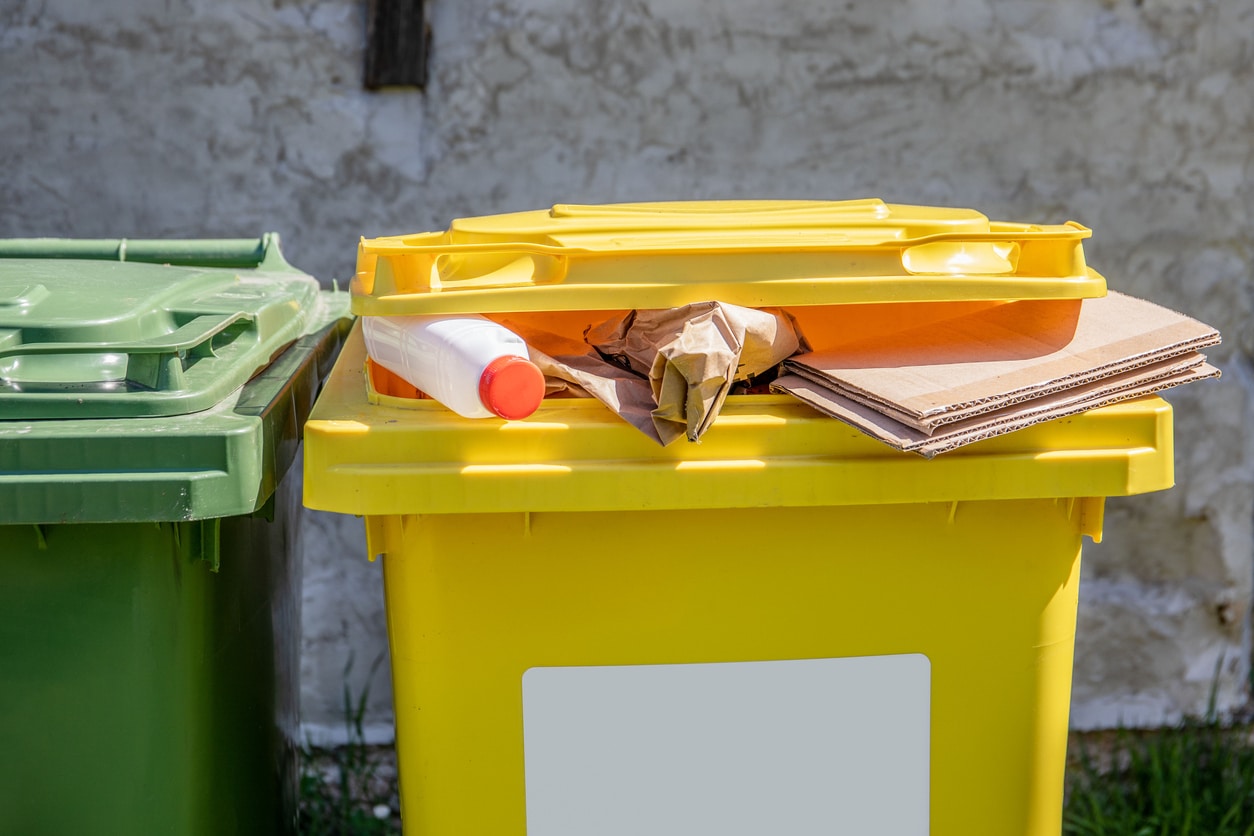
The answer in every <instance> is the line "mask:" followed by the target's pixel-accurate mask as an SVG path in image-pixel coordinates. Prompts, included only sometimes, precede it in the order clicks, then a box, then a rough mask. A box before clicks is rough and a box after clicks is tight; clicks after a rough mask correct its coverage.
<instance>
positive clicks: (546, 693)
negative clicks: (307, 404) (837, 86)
mask: <svg viewBox="0 0 1254 836" xmlns="http://www.w3.org/2000/svg"><path fill="white" fill-rule="evenodd" d="M1087 235H1088V230H1086V229H1084V228H1083V227H1081V226H1079V225H1077V224H1067V225H1061V226H1040V225H1028V224H1009V223H999V222H991V221H989V220H988V219H987V218H985V217H984V216H983V215H980V214H979V213H977V212H972V211H968V210H956V209H934V208H928V207H912V206H898V205H889V204H884V203H881V202H879V201H854V202H840V203H824V202H752V203H743V202H735V203H684V204H636V205H619V206H602V207H571V206H557V207H554V208H553V209H551V210H547V211H542V212H529V213H519V214H514V215H502V216H494V217H489V218H476V219H467V220H459V221H456V222H455V223H454V224H453V226H452V227H451V228H450V230H448V231H446V232H443V233H428V234H424V235H415V236H404V237H399V238H383V239H374V240H363V242H362V244H361V248H360V256H359V272H358V275H357V277H356V280H355V282H354V286H353V294H354V295H353V306H354V312H355V313H357V314H359V315H361V316H380V315H407V314H432V313H450V314H451V313H463V312H475V313H481V314H485V315H487V316H489V317H491V316H497V315H506V316H508V318H510V319H511V320H513V321H520V320H528V321H531V322H533V323H537V324H539V325H543V326H544V327H547V328H549V329H550V330H553V331H555V332H560V333H562V334H567V335H571V336H573V337H575V338H578V337H579V335H580V334H581V333H582V330H581V329H583V328H585V327H587V326H588V325H589V324H591V323H594V322H597V321H600V320H602V319H604V318H606V317H607V316H610V315H612V314H614V313H615V312H622V311H626V310H631V309H641V308H664V307H669V306H678V305H683V304H687V303H691V302H697V301H703V300H710V299H714V300H719V301H723V302H728V303H733V304H739V305H746V306H768V305H769V306H781V307H783V308H785V309H786V310H787V311H789V312H790V313H791V314H792V315H793V316H794V317H795V318H796V320H797V322H798V323H799V324H800V326H801V328H802V331H803V332H804V333H805V335H806V337H807V338H808V339H809V340H810V342H811V343H812V344H822V342H823V341H824V340H825V339H828V338H830V337H831V335H833V334H836V333H840V334H843V335H845V336H848V335H849V334H857V333H867V334H873V333H885V332H886V331H889V330H891V329H894V328H904V327H907V326H917V325H919V324H920V323H926V322H928V321H933V320H935V321H939V320H941V319H944V318H946V317H948V316H952V315H955V313H956V312H958V311H965V310H970V309H971V308H972V307H973V306H987V305H996V304H1000V303H1002V302H1003V301H1005V300H1039V304H1041V305H1078V304H1079V300H1081V299H1083V298H1087V297H1094V296H1100V295H1102V294H1103V293H1105V281H1104V279H1102V277H1101V276H1100V275H1098V274H1097V273H1095V272H1093V271H1092V270H1091V269H1089V268H1088V267H1087V266H1086V265H1085V262H1084V256H1083V248H1082V241H1083V239H1084V238H1085V237H1087ZM1034 303H1035V302H1034ZM305 445H306V446H305V455H306V459H305V502H306V504H307V505H309V506H310V507H313V508H318V509H323V510H330V511H338V512H342V513H348V514H357V515H362V516H364V517H365V519H366V534H367V541H368V542H367V544H366V548H367V551H368V554H369V556H370V558H371V559H376V558H378V559H381V560H382V561H383V576H384V583H385V588H386V600H387V618H388V631H389V637H390V642H391V652H392V664H393V682H394V696H395V709H396V733H397V750H398V755H399V766H400V782H401V803H402V816H403V820H404V825H405V829H406V832H407V833H416V834H453V833H468V834H471V833H473V834H486V833H491V834H496V835H497V836H521V834H528V836H559V834H560V835H561V836H568V835H573V834H580V835H581V836H584V835H585V834H599V835H600V836H604V835H605V834H640V833H648V834H651V836H661V835H662V834H668V835H669V834H675V835H676V836H677V835H678V834H693V833H718V834H761V833H788V834H820V833H823V834H829V833H859V834H924V833H930V834H934V836H945V835H947V834H955V835H956V834H961V835H962V836H981V835H984V834H987V836H994V834H995V835H996V836H1005V835H1006V834H1016V836H1018V835H1019V834H1029V835H1033V834H1050V836H1056V834H1057V833H1058V832H1059V830H1060V825H1061V806H1062V788H1063V772H1064V761H1065V753H1066V743H1067V715H1068V707H1069V694H1070V686H1071V666H1072V653H1073V646H1074V633H1075V623H1076V594H1077V587H1078V583H1079V577H1080V550H1081V542H1082V540H1083V538H1084V537H1085V536H1088V537H1090V538H1091V539H1093V540H1098V539H1100V537H1101V531H1102V510H1103V503H1104V498H1105V497H1107V496H1125V495H1129V494H1138V493H1143V492H1147V491H1155V490H1161V489H1164V488H1168V487H1170V486H1171V484H1172V479H1173V476H1172V414H1171V409H1170V407H1169V406H1168V405H1167V404H1166V403H1165V402H1164V401H1162V400H1160V399H1158V398H1156V397H1148V398H1143V399H1139V400H1134V401H1129V402H1126V403H1123V404H1119V405H1115V406H1111V407H1106V408H1102V409H1097V410H1092V411H1090V412H1087V413H1084V414H1082V415H1079V416H1076V417H1072V418H1066V419H1061V420H1056V421H1053V422H1050V423H1044V424H1039V425H1037V426H1033V427H1030V428H1027V429H1023V430H1020V431H1018V432H1015V433H1012V434H1008V435H1004V436H1001V437H998V438H993V439H989V440H986V441H983V442H979V443H976V444H971V445H969V446H966V447H964V448H962V449H960V450H957V451H954V452H951V453H947V454H944V455H941V456H939V457H937V458H934V459H931V460H928V459H924V458H922V457H919V456H916V455H914V454H909V453H901V452H898V451H895V450H893V449H891V448H889V447H888V446H886V445H883V444H881V443H879V442H877V441H874V440H872V439H870V438H867V437H866V436H863V435H862V434H860V433H859V432H858V431H856V430H854V429H852V428H850V427H848V426H846V425H844V424H842V423H840V422H837V421H834V420H832V419H830V418H827V417H824V416H822V415H820V414H819V413H817V412H814V411H812V410H811V409H809V408H808V407H806V406H804V405H802V404H801V403H799V402H798V401H795V400H793V399H792V398H790V397H788V396H784V395H742V396H731V397H729V398H728V399H727V401H726V403H725V405H724V407H723V410H722V413H721V415H720V417H719V418H718V419H717V421H716V422H715V423H714V425H713V426H712V428H711V429H710V430H709V431H708V432H707V433H706V434H705V435H704V436H703V437H702V440H701V442H700V443H699V444H690V443H687V442H683V441H681V442H678V443H675V444H672V445H670V446H666V447H662V446H659V445H658V444H656V443H655V442H654V441H653V440H651V439H649V438H646V437H645V436H644V435H643V434H642V433H640V432H638V431H637V430H636V429H634V428H633V427H631V426H629V425H628V424H627V423H625V422H624V421H623V420H621V419H620V418H619V417H618V416H616V415H615V414H613V412H611V411H610V410H609V409H607V408H606V407H605V406H603V405H602V404H601V403H600V402H599V401H595V400H591V399H586V398H583V399H581V398H561V399H559V398H550V399H547V400H545V402H544V403H543V404H542V405H541V407H540V408H539V409H538V410H537V411H536V412H535V413H534V414H533V415H531V416H530V417H528V418H526V419H524V420H520V421H503V420H498V419H466V418H461V417H459V416H458V415H456V414H454V413H452V412H451V411H449V410H447V409H445V408H444V407H443V406H441V405H440V404H439V403H437V402H435V401H432V400H429V399H422V398H419V397H416V394H415V393H414V392H413V390H412V388H411V389H409V390H407V389H406V387H405V386H403V385H401V384H400V383H399V382H398V381H397V380H396V379H395V378H391V377H390V376H389V374H388V373H386V372H385V371H383V370H382V369H381V368H378V367H375V366H373V365H372V364H371V363H370V362H369V360H368V358H367V355H366V352H365V349H364V345H363V342H362V339H361V334H360V327H358V328H357V329H356V330H355V331H354V333H353V335H352V336H351V337H350V339H349V341H348V343H347V346H346V348H345V349H344V352H343V354H342V355H341V357H340V359H339V361H338V364H337V366H336V368H335V369H334V371H333V372H332V374H331V376H330V379H329V381H328V383H327V386H326V388H325V389H324V391H323V394H322V396H321V397H320V399H319V401H318V403H317V405H316V406H315V408H314V411H313V414H312V416H311V418H310V421H309V423H308V425H307V426H306V430H305Z"/></svg>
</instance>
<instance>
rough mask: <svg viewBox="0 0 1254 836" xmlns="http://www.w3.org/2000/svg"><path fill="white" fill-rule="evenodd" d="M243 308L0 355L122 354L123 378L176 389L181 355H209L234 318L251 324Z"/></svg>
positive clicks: (180, 384)
mask: <svg viewBox="0 0 1254 836" xmlns="http://www.w3.org/2000/svg"><path fill="white" fill-rule="evenodd" d="M255 319H256V317H255V316H254V315H253V314H251V313H248V312H246V311H236V312H234V313H229V314H206V315H204V316H198V317H196V318H195V319H193V320H192V321H191V322H188V323H187V324H186V325H183V326H182V327H180V328H177V329H175V330H174V331H171V332H170V333H168V334H165V335H163V336H160V337H154V338H152V339H147V340H139V341H136V342H99V343H30V344H27V345H15V346H9V347H7V348H0V358H4V357H29V356H32V355H38V354H125V355H126V380H127V381H128V382H131V383H136V384H139V385H140V386H144V387H146V388H148V389H160V390H178V389H182V388H184V386H185V385H186V381H185V378H184V376H183V358H184V357H185V356H187V355H188V354H190V355H192V356H193V357H212V356H214V353H213V338H214V337H216V336H217V335H218V334H221V333H222V332H223V331H225V330H227V329H228V328H230V327H231V326H232V325H234V324H235V323H237V322H245V323H248V324H252V323H253V322H254V321H255Z"/></svg>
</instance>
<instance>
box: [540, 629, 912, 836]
mask: <svg viewBox="0 0 1254 836" xmlns="http://www.w3.org/2000/svg"><path fill="white" fill-rule="evenodd" d="M522 691H523V737H524V760H525V767H526V790H527V834H528V836H641V834H649V836H693V834H719V836H750V834H752V835H753V836H764V835H765V834H770V836H811V834H814V836H817V835H818V834H824V836H830V834H833V833H850V834H867V835H868V836H870V834H891V836H921V835H922V834H926V833H927V832H928V804H929V801H928V758H929V742H930V721H931V718H930V715H931V663H930V662H929V661H928V658H927V657H926V656H924V655H922V654H907V655H900V656H862V657H854V658H844V659H798V660H788V661H775V662H728V663H710V664H692V665H629V666H613V667H608V666H607V667H600V666H593V667H560V668H558V667H555V668H531V669H530V670H528V671H527V672H526V673H525V674H523V678H522Z"/></svg>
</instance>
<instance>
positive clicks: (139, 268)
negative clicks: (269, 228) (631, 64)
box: [0, 235, 325, 419]
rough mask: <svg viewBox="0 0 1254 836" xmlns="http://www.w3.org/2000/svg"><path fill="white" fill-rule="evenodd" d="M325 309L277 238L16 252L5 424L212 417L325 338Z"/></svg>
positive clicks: (40, 245)
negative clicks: (271, 367)
mask: <svg viewBox="0 0 1254 836" xmlns="http://www.w3.org/2000/svg"><path fill="white" fill-rule="evenodd" d="M110 243H114V246H112V247H110V246H109V244H110ZM110 251H112V255H113V257H114V258H116V259H117V260H114V261H104V260H100V258H99V257H100V256H108V255H109V254H110ZM137 254H138V255H139V256H140V257H142V258H143V259H144V260H141V261H137V260H136V255H137ZM162 258H164V259H167V261H166V263H160V264H158V263H151V262H153V261H155V260H158V259H162ZM122 259H126V260H122ZM245 266H246V267H249V268H251V269H237V268H240V267H245ZM320 297H321V294H320V293H319V287H318V283H317V281H316V280H315V279H313V278H312V277H310V276H307V275H305V274H304V273H301V272H299V271H297V270H295V269H294V268H292V267H291V266H289V265H288V264H287V263H286V262H285V261H284V260H283V258H282V256H281V255H280V254H279V251H278V240H277V236H274V235H268V236H265V237H263V238H261V239H249V240H245V241H240V242H230V241H210V242H205V244H204V245H200V244H199V243H198V242H194V241H183V242H147V241H136V242H129V243H128V242H99V241H61V240H55V239H52V240H49V239H43V240H41V239H33V240H32V239H27V240H17V241H8V242H3V243H2V245H0V419H13V418H71V417H74V418H78V417H85V418H106V417H121V416H126V417H135V416H153V415H179V414H185V413H189V412H199V411H202V410H205V409H208V408H210V407H212V406H213V405H214V404H216V403H218V402H219V401H220V400H222V398H223V397H225V396H226V395H227V394H228V393H230V392H233V391H234V390H236V389H238V388H239V387H240V386H242V385H243V384H244V383H245V382H246V381H248V379H249V378H251V377H252V376H253V375H254V374H255V373H256V372H257V371H258V370H259V369H262V368H265V367H266V366H267V365H268V364H269V363H270V361H271V359H272V358H274V357H275V356H276V355H277V354H278V353H279V352H280V351H282V350H283V349H284V348H285V347H287V346H288V345H290V344H291V343H292V342H294V341H295V340H296V339H297V338H298V337H299V336H300V335H302V334H304V333H307V332H308V331H310V330H313V329H312V328H311V326H312V325H313V324H314V322H316V321H317V320H319V319H320V318H325V311H324V307H325V305H324V304H323V302H322V301H321V298H320Z"/></svg>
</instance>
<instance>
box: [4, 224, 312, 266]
mask: <svg viewBox="0 0 1254 836" xmlns="http://www.w3.org/2000/svg"><path fill="white" fill-rule="evenodd" d="M0 258H67V259H76V260H84V259H86V260H93V261H138V262H144V263H146V264H170V265H175V266H179V267H236V268H254V269H257V268H260V269H284V270H290V269H291V265H289V264H288V263H287V261H286V260H285V259H284V258H283V254H282V253H281V252H280V251H279V235H278V233H277V232H267V233H265V234H264V235H262V236H261V237H260V238H222V239H213V238H205V239H188V240H167V241H163V240H161V239H139V238H7V239H0Z"/></svg>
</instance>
